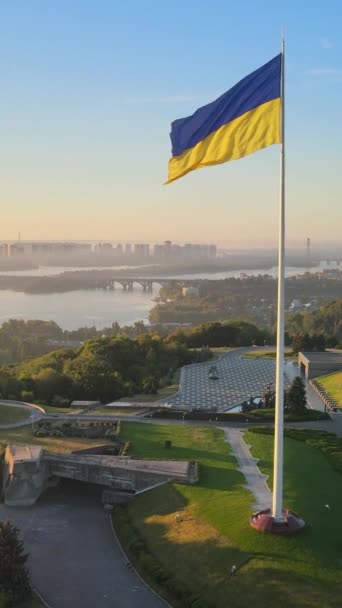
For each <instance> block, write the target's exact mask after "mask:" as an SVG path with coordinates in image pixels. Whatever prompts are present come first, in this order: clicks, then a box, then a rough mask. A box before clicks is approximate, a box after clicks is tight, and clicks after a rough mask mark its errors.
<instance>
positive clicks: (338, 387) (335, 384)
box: [315, 372, 342, 407]
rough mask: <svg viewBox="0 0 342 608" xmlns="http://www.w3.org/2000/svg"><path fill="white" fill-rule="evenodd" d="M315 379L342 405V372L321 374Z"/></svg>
mask: <svg viewBox="0 0 342 608" xmlns="http://www.w3.org/2000/svg"><path fill="white" fill-rule="evenodd" d="M315 380H317V381H318V382H320V384H322V386H324V388H325V390H326V391H328V393H329V395H330V396H331V397H332V399H335V401H336V403H337V404H338V405H339V406H340V407H342V372H336V373H335V374H328V375H327V376H320V377H318V378H315Z"/></svg>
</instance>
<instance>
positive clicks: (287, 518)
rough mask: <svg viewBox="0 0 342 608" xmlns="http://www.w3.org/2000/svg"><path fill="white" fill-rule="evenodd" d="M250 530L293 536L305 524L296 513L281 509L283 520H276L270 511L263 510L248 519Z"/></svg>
mask: <svg viewBox="0 0 342 608" xmlns="http://www.w3.org/2000/svg"><path fill="white" fill-rule="evenodd" d="M250 524H251V526H252V528H255V529H256V530H260V531H261V532H269V533H270V534H295V533H296V532H299V531H300V530H302V528H304V526H305V522H304V520H303V519H301V518H300V517H298V515H296V513H292V512H291V511H288V509H283V519H282V520H281V521H278V520H276V519H275V518H274V517H273V516H272V511H271V509H265V510H264V511H259V513H255V514H254V515H252V517H251V519H250Z"/></svg>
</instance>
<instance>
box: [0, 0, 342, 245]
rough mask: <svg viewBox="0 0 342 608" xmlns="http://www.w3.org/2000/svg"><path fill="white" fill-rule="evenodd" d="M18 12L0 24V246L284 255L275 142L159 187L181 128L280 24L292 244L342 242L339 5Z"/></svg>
mask: <svg viewBox="0 0 342 608" xmlns="http://www.w3.org/2000/svg"><path fill="white" fill-rule="evenodd" d="M19 4H20V6H21V9H20V10H18V4H17V3H15V4H7V5H5V6H3V7H2V18H1V23H0V32H1V36H0V49H1V52H0V66H1V74H2V93H1V99H0V116H1V120H2V146H1V152H0V159H1V169H0V174H1V184H2V202H3V205H2V208H3V210H4V211H3V217H2V222H1V224H2V225H1V232H0V240H16V235H17V234H18V232H21V234H22V238H23V239H24V238H25V240H33V239H34V240H42V239H44V240H75V239H77V240H92V241H93V240H101V241H106V240H107V241H113V242H162V241H164V240H167V239H170V240H173V241H174V242H189V241H190V242H203V243H209V242H212V243H216V244H217V245H218V246H219V247H221V248H222V247H225V248H229V249H237V248H238V249H246V248H248V249H253V248H260V247H263V248H269V247H272V248H273V247H275V246H276V243H277V238H278V226H277V222H278V191H279V147H278V146H272V147H271V148H268V149H266V150H263V151H261V152H259V153H257V154H254V155H252V156H251V157H248V158H245V159H243V160H241V161H240V162H238V163H236V162H232V163H228V164H226V165H221V166H217V167H211V168H208V169H205V171H196V172H195V173H193V174H192V175H188V176H186V177H185V178H183V179H181V180H179V182H176V183H174V184H171V185H170V186H163V185H162V184H163V182H164V181H165V178H166V173H167V164H168V160H169V157H170V148H171V146H170V141H169V131H170V123H171V121H172V120H175V119H177V118H180V117H182V116H186V115H189V114H191V113H192V112H193V111H194V110H195V109H196V108H198V107H199V106H201V105H203V104H205V103H207V102H209V101H211V100H213V99H214V98H215V97H217V96H218V95H220V94H221V93H223V92H224V91H225V90H227V89H228V88H230V87H231V86H232V85H234V84H235V83H236V82H237V81H238V80H240V79H241V78H242V77H244V76H245V75H247V74H248V73H249V72H250V71H252V70H253V69H255V68H256V67H259V66H260V65H262V64H263V63H264V62H265V61H268V60H269V59H271V58H272V57H273V56H274V55H276V54H277V53H278V52H279V38H280V35H279V23H283V24H284V27H285V32H286V41H287V72H286V91H287V92H286V137H287V183H286V186H287V242H288V246H289V247H299V248H302V247H303V248H304V247H305V242H306V238H307V236H310V238H311V242H312V248H314V247H315V246H317V247H318V246H319V247H320V246H323V247H324V246H326V245H327V244H329V247H335V246H338V244H339V243H341V236H340V232H341V225H342V205H341V200H340V199H341V187H340V179H339V177H340V158H341V152H342V144H341V142H342V137H341V136H342V120H341V85H342V79H341V74H342V52H341V45H340V44H339V42H338V41H339V38H340V34H339V23H340V19H341V16H342V8H341V7H340V5H339V3H338V2H337V1H333V2H332V3H330V4H329V7H330V10H329V14H328V13H327V12H326V13H325V14H324V15H322V11H321V8H320V7H318V6H317V7H315V6H313V5H312V3H311V2H309V1H308V0H304V2H302V3H301V4H300V6H299V5H298V3H296V2H294V1H290V2H288V3H286V5H284V6H283V7H281V8H279V6H278V5H277V6H273V7H272V6H269V7H268V8H267V10H266V8H265V10H263V9H262V8H261V7H260V6H259V5H255V4H254V3H253V2H251V1H249V2H248V1H247V2H245V3H244V5H243V6H242V5H241V6H239V5H238V4H235V5H230V6H228V5H227V4H226V3H225V2H223V1H216V2H214V3H213V4H211V5H210V6H209V5H208V4H207V3H201V2H198V1H197V2H195V1H194V0H189V2H187V3H186V4H185V5H184V3H183V2H182V3H180V1H179V3H177V1H176V3H175V4H174V10H173V11H172V12H170V11H169V9H168V8H167V6H166V5H163V4H162V3H156V2H152V0H150V1H148V0H146V1H145V2H144V3H139V2H137V1H135V2H133V5H134V10H133V11H132V3H129V4H127V5H126V4H122V3H121V4H119V3H114V4H113V3H111V2H109V1H106V0H104V1H103V2H101V6H100V7H99V6H97V5H95V4H94V3H92V2H88V1H87V0H85V1H84V0H82V1H81V0H75V2H73V3H72V4H70V3H69V2H67V1H66V0H61V1H60V2H59V3H58V4H56V5H54V4H47V3H42V2H40V1H36V2H33V3H30V5H28V4H25V3H24V2H22V3H20V2H19ZM247 5H248V10H246V7H247ZM214 7H216V10H213V9H214ZM308 12H310V20H308V19H307V14H308ZM218 14H219V15H220V19H219V20H218V19H217V15H218ZM180 15H181V20H180ZM204 41H205V42H204ZM251 49H253V51H251Z"/></svg>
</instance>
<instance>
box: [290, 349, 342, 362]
mask: <svg viewBox="0 0 342 608" xmlns="http://www.w3.org/2000/svg"><path fill="white" fill-rule="evenodd" d="M299 354H300V355H304V357H305V358H306V359H307V360H308V361H313V362H318V361H328V362H329V363H341V364H342V352H340V353H338V352H331V351H324V352H319V353H310V352H309V353H308V352H301V353H299Z"/></svg>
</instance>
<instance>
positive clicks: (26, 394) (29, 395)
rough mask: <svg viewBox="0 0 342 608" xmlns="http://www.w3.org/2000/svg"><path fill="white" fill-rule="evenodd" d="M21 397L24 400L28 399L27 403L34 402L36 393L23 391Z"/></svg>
mask: <svg viewBox="0 0 342 608" xmlns="http://www.w3.org/2000/svg"><path fill="white" fill-rule="evenodd" d="M21 398H22V400H23V401H26V402H27V403H33V402H34V394H33V392H32V391H21Z"/></svg>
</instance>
